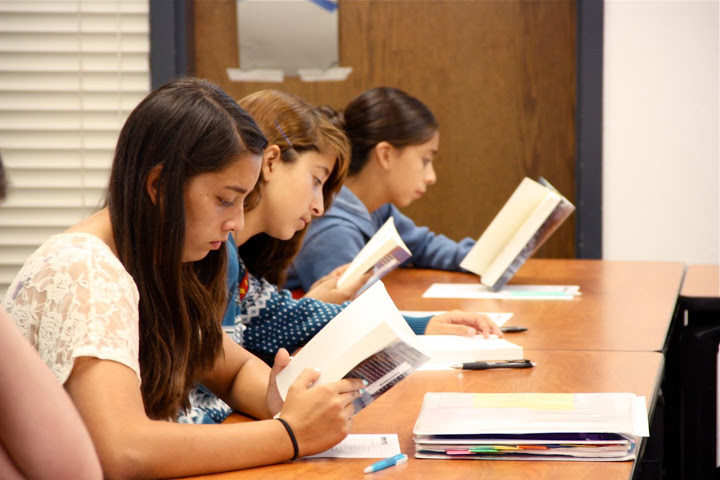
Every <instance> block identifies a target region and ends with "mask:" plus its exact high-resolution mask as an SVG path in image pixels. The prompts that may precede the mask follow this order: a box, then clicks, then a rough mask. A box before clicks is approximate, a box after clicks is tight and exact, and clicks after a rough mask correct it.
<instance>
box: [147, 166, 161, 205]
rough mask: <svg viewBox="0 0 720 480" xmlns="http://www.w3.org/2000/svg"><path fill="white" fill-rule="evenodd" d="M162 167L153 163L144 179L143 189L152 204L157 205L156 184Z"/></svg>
mask: <svg viewBox="0 0 720 480" xmlns="http://www.w3.org/2000/svg"><path fill="white" fill-rule="evenodd" d="M162 168H163V167H162V165H160V164H158V165H155V166H154V167H153V168H152V170H150V173H149V174H148V177H147V179H146V180H145V191H146V192H147V194H148V196H149V197H150V201H151V202H152V203H153V205H157V194H158V184H159V182H160V172H162Z"/></svg>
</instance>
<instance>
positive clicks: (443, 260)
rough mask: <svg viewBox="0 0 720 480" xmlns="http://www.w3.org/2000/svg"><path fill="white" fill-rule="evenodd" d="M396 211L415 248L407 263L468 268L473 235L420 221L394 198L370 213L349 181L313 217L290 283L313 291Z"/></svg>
mask: <svg viewBox="0 0 720 480" xmlns="http://www.w3.org/2000/svg"><path fill="white" fill-rule="evenodd" d="M390 217H393V221H394V222H395V228H397V231H398V234H400V238H402V240H403V242H405V245H407V247H408V248H409V249H410V251H411V252H412V256H411V257H410V258H409V259H408V260H406V261H405V262H404V263H403V264H402V266H408V265H410V264H412V265H414V266H416V267H420V268H435V269H438V270H458V271H464V270H462V269H461V268H460V262H461V261H462V259H463V258H465V255H467V253H468V252H469V251H470V249H471V248H472V247H473V245H475V240H474V239H472V238H469V237H468V238H464V239H463V240H461V241H460V242H455V241H454V240H452V239H450V238H448V237H446V236H445V235H440V234H436V233H433V232H431V231H430V229H428V228H427V227H418V226H417V225H415V223H414V222H413V221H412V220H411V219H410V218H408V217H407V216H406V215H403V214H402V213H401V212H400V210H398V209H397V208H396V207H395V206H394V205H392V204H390V203H387V204H385V205H383V206H381V207H380V208H378V209H377V210H375V211H374V212H372V213H370V212H369V211H368V209H367V208H366V207H365V205H364V204H363V203H362V201H360V199H359V198H357V197H356V196H355V194H354V193H353V192H352V191H351V190H350V189H349V188H347V187H345V186H343V187H342V189H341V190H340V193H339V194H338V195H337V197H336V198H335V201H334V202H333V205H332V207H331V208H330V209H329V210H328V211H327V212H326V213H325V215H324V216H322V217H319V218H315V219H313V221H312V222H311V223H310V226H309V227H308V231H307V234H306V235H305V239H304V241H303V245H302V248H301V250H300V253H299V254H298V255H297V256H296V257H295V261H294V262H293V264H292V266H291V267H290V269H289V270H288V280H287V283H286V284H285V288H289V289H291V290H294V289H296V288H301V289H303V290H305V291H307V290H308V289H309V288H310V286H311V285H312V284H313V283H315V281H316V280H318V279H319V278H321V277H323V276H325V275H327V274H328V273H330V272H331V271H333V270H334V269H335V268H337V267H339V266H340V265H344V264H346V263H349V262H351V261H352V260H353V259H354V258H355V256H356V255H357V254H358V253H359V252H360V250H361V249H362V248H363V247H364V246H365V244H366V243H367V241H368V240H370V238H372V236H373V235H375V233H376V232H377V231H378V230H379V229H380V227H382V226H383V225H384V224H385V221H387V219H388V218H390Z"/></svg>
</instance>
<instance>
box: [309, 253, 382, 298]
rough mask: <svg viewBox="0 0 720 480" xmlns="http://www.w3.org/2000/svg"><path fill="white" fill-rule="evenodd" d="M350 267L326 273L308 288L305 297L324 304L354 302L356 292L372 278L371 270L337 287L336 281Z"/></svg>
mask: <svg viewBox="0 0 720 480" xmlns="http://www.w3.org/2000/svg"><path fill="white" fill-rule="evenodd" d="M349 266H350V264H349V263H346V264H345V265H341V266H339V267H337V268H336V269H335V270H333V271H332V272H330V273H328V274H327V275H325V276H324V277H322V278H319V279H318V280H317V281H315V283H313V284H312V285H311V286H310V290H308V292H307V293H306V294H305V297H309V298H314V299H316V300H321V301H323V302H326V303H337V304H341V303H343V302H346V301H348V300H354V299H355V295H356V294H357V292H358V290H360V288H361V287H362V286H363V285H365V282H367V281H368V280H369V279H370V277H371V276H372V273H373V272H372V270H370V271H369V272H366V273H365V274H364V275H362V276H361V277H360V278H358V279H356V280H354V281H352V282H350V283H348V284H345V285H343V286H342V288H340V287H338V284H337V283H338V280H340V277H342V275H343V273H345V270H347V268H348V267H349Z"/></svg>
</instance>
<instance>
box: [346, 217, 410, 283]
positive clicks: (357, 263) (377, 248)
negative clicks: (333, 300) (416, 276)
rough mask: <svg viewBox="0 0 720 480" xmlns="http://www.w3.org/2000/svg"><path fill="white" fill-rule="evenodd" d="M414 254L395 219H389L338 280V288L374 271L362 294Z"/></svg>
mask: <svg viewBox="0 0 720 480" xmlns="http://www.w3.org/2000/svg"><path fill="white" fill-rule="evenodd" d="M411 255H412V253H411V252H410V249H409V248H408V247H407V246H406V245H405V242H403V241H402V238H400V235H399V234H398V232H397V229H396V228H395V221H394V220H393V217H390V218H388V219H387V221H386V222H385V224H384V225H383V226H382V227H380V230H378V231H377V232H375V235H373V237H372V238H371V239H370V240H368V242H367V243H366V244H365V246H364V247H363V248H362V250H360V252H358V254H357V255H355V258H354V259H353V261H352V262H351V263H350V265H349V266H348V268H347V270H345V272H344V273H343V274H342V276H341V277H340V279H339V280H338V287H341V286H342V285H343V284H345V283H346V282H350V281H352V280H355V279H357V278H359V277H361V276H363V275H364V274H365V273H366V272H368V271H370V270H373V272H374V273H373V275H372V277H370V278H369V279H368V281H367V282H365V285H363V287H362V288H361V289H360V290H359V291H358V293H362V292H363V291H364V290H365V289H366V288H368V287H369V286H370V285H372V284H373V283H375V281H376V280H379V279H380V278H382V277H383V276H384V275H385V274H387V273H389V272H390V271H391V270H393V269H394V268H395V267H397V266H398V265H400V264H401V263H402V262H404V261H405V260H407V259H408V258H410V256H411Z"/></svg>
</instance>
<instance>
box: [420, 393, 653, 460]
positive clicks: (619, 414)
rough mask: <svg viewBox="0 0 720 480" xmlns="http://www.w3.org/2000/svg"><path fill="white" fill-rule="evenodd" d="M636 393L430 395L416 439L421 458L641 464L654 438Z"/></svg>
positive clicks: (422, 413)
mask: <svg viewBox="0 0 720 480" xmlns="http://www.w3.org/2000/svg"><path fill="white" fill-rule="evenodd" d="M647 418H648V416H647V409H646V407H645V398H644V397H637V396H635V395H634V394H632V393H576V394H572V393H571V394H565V393H508V394H503V393H427V394H425V399H424V401H423V406H422V409H421V411H420V415H419V416H418V419H417V422H416V423H415V428H414V430H413V433H414V434H415V448H416V452H415V456H416V457H417V458H446V459H447V458H463V459H482V460H488V459H493V460H532V459H538V460H591V461H620V460H630V459H633V458H635V454H636V446H637V440H638V437H647V436H648V435H649V429H648V423H647Z"/></svg>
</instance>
